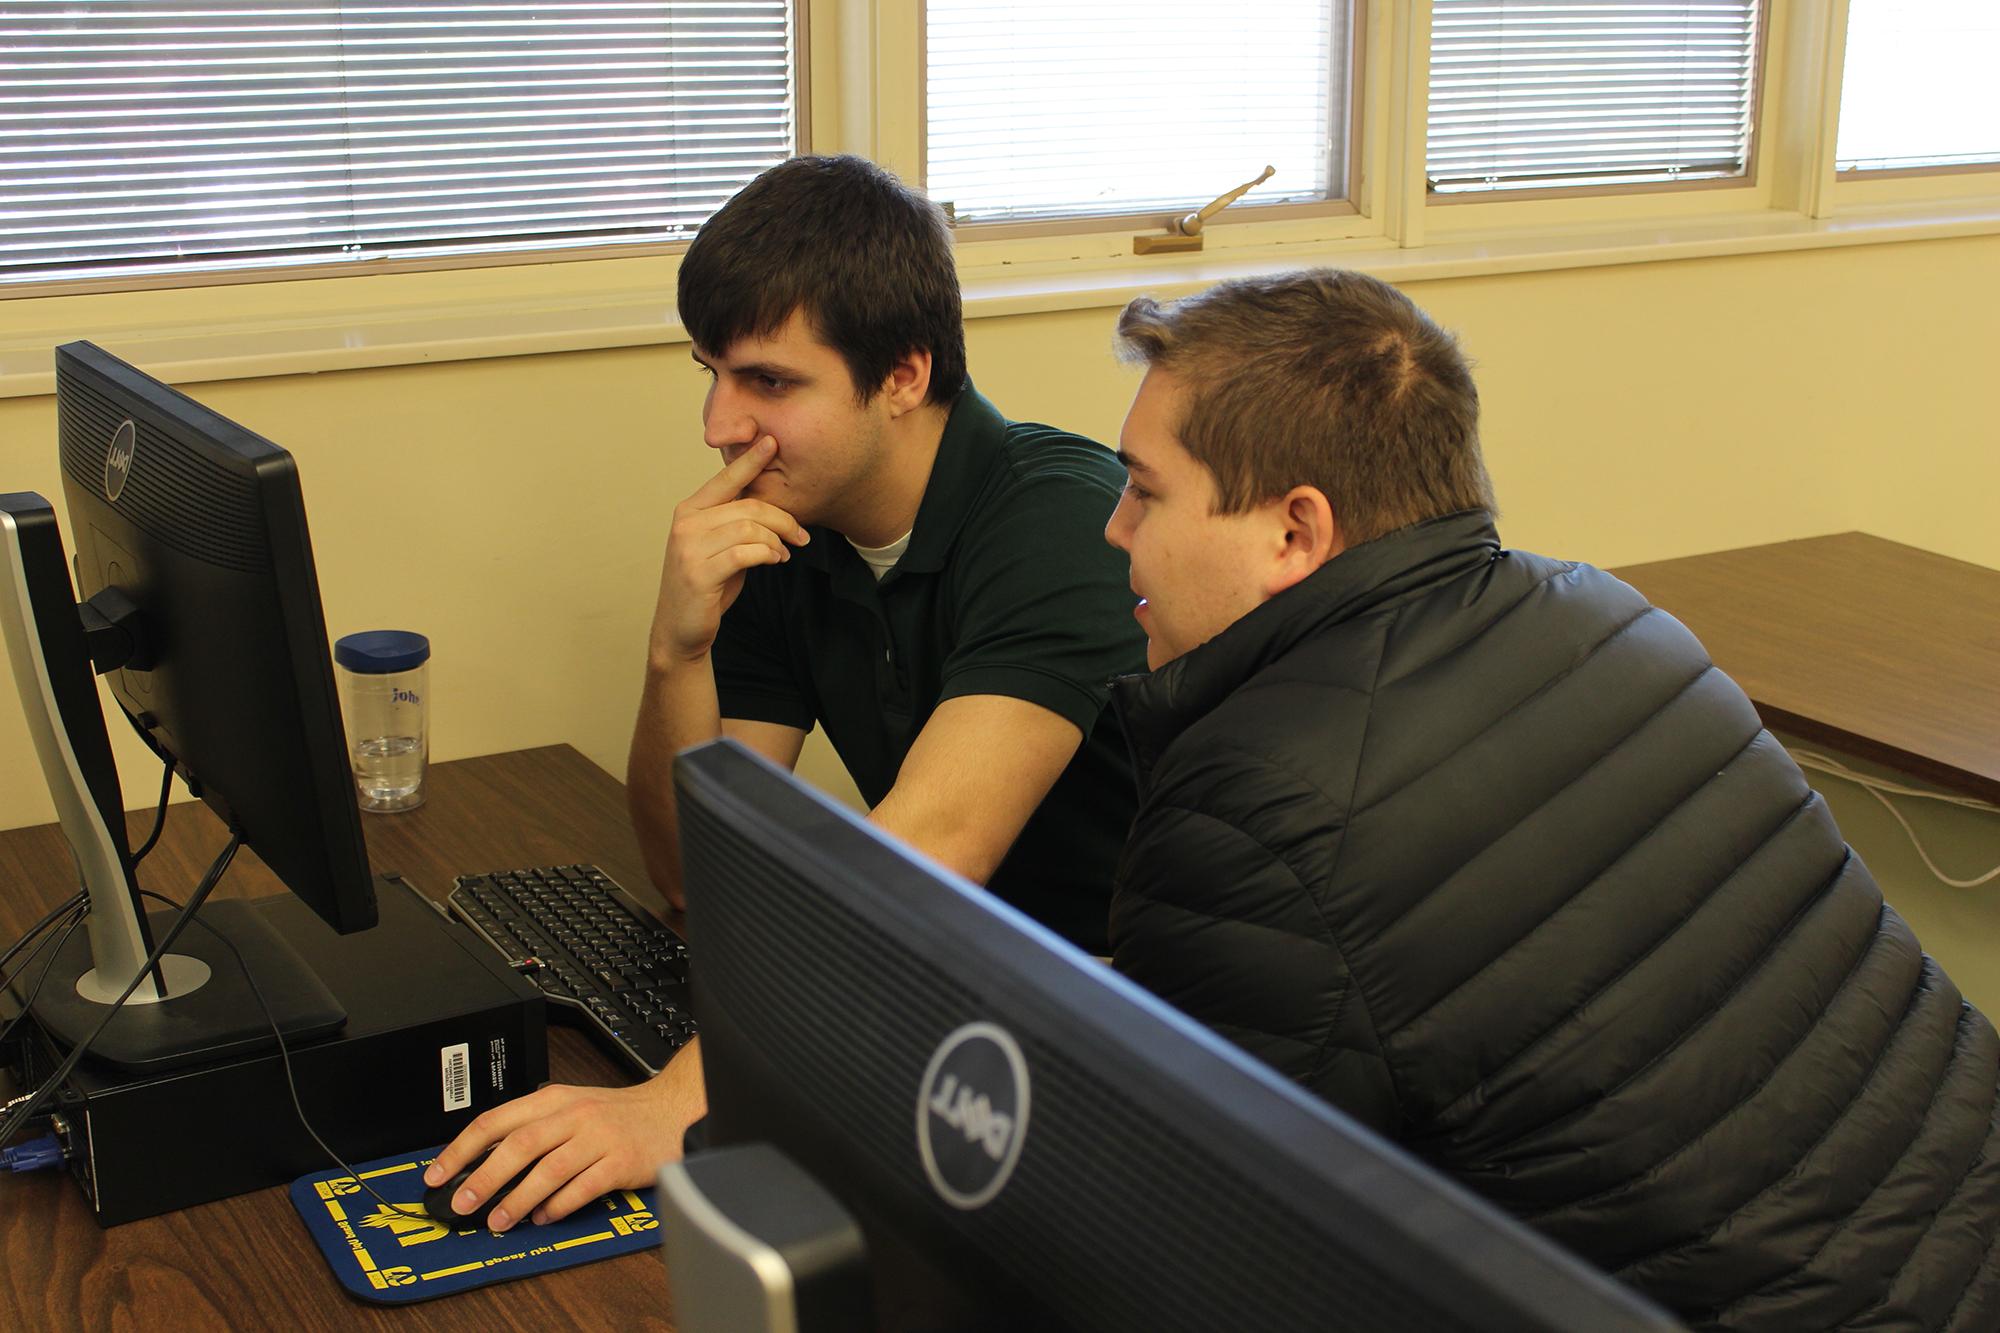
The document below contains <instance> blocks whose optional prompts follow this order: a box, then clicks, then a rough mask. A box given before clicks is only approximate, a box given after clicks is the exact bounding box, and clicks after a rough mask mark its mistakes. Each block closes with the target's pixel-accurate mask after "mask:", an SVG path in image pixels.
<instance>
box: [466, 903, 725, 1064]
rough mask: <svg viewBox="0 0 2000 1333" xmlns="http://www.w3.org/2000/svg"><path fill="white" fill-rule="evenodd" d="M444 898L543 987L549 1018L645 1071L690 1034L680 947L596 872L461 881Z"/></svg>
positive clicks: (669, 932) (682, 945)
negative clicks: (588, 1036)
mask: <svg viewBox="0 0 2000 1333" xmlns="http://www.w3.org/2000/svg"><path fill="white" fill-rule="evenodd" d="M447 901H448V902H449V903H450V904H451V913H452V915H453V916H455V917H457V918H458V919H459V920H461V921H463V922H465V923H466V924H467V925H469V926H471V927H472V928H473V929H474V930H475V931H477V932H478V933H479V934H480V935H481V936H482V937H484V938H485V940H486V942H487V943H488V944H491V945H492V946H493V947H494V948H495V949H497V950H499V951H500V953H501V954H502V956H504V957H505V958H506V959H507V964H508V966H509V967H512V968H514V969H515V970H517V971H519V972H521V973H523V974H524V975H526V976H527V977H529V978H530V979H532V980H533V981H534V982H535V983H536V984H537V985H539V986H540V987H541V988H542V994H543V995H544V996H546V997H547V999H548V1005H549V1017H551V1018H553V1019H556V1020H558V1021H561V1022H567V1023H572V1024H574V1025H576V1026H578V1027H581V1028H583V1029H584V1030H586V1031H588V1032H590V1033H592V1034H593V1035H595V1036H596V1037H597V1038H598V1040H600V1041H601V1042H603V1043H604V1044H605V1045H606V1046H608V1047H609V1048H610V1049H611V1051H612V1053H613V1054H615V1055H617V1056H619V1057H620V1058H622V1059H624V1060H626V1061H628V1062H630V1063H631V1064H632V1065H633V1066H634V1067H636V1068H638V1069H640V1070H642V1071H643V1072H645V1073H646V1074H649V1075H650V1074H657V1073H659V1072H660V1069H661V1068H662V1067H663V1066H664V1065H665V1064H666V1063H667V1060H668V1059H669V1058H670V1057H671V1056H672V1055H673V1053H674V1052H675V1051H677V1050H679V1049H680V1048H681V1047H682V1046H685V1045H686V1044H687V1042H688V1039H689V1038H691V1037H693V1036H694V1031H695V1028H694V1014H693V1011H692V1009H691V1008H690V1006H689V1004H688V980H687V941H686V940H683V939H682V938H681V937H680V936H679V935H676V934H675V933H674V932H673V931H672V930H670V929H669V928H668V927H667V926H666V924H665V923H664V922H662V921H661V920H660V919H659V918H658V917H656V916H654V915H653V914H652V913H651V912H650V911H648V910H646V908H645V907H644V906H643V905H642V904H641V903H640V902H639V901H638V900H637V899H635V898H634V897H633V896H632V895H631V894H629V893H627V892H626V891H625V890H624V889H622V888H620V887H619V886H618V885H617V884H616V883H615V882H613V880H612V878H611V876H609V875H607V874H605V873H604V872H603V871H602V870H599V869H598V868H597V867H596V866H543V867H541V868H539V869H534V870H497V871H494V872H493V873H491V874H487V875H460V876H459V877H458V881H457V883H456V884H455V885H453V887H452V890H451V897H450V898H449V899H448V900H447Z"/></svg>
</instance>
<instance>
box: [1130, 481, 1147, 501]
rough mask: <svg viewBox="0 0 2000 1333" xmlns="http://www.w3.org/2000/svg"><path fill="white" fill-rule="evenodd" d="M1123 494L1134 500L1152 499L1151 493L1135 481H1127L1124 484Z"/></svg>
mask: <svg viewBox="0 0 2000 1333" xmlns="http://www.w3.org/2000/svg"><path fill="white" fill-rule="evenodd" d="M1125 494H1127V495H1129V496H1131V497H1132V498H1133V499H1134V500H1150V499H1152V498H1153V493H1152V492H1151V491H1149V490H1147V489H1146V488H1145V487H1144V486H1141V485H1140V484H1139V483H1138V482H1136V481H1127V482H1126V483H1125Z"/></svg>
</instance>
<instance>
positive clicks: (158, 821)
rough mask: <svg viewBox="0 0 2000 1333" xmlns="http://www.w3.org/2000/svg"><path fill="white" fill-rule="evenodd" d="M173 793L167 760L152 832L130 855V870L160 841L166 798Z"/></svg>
mask: <svg viewBox="0 0 2000 1333" xmlns="http://www.w3.org/2000/svg"><path fill="white" fill-rule="evenodd" d="M173 791H174V761H173V760H171V759H169V760H168V761H167V765H166V771H165V772H164V773H162V774H161V775H160V800H159V808H158V809H157V810H155V811H154V812H153V831H152V832H151V833H149V834H147V835H146V841H145V842H143V843H141V844H140V846H139V850H138V851H136V852H134V853H132V868H133V869H134V870H137V869H138V868H139V863H140V862H141V861H143V860H145V859H146V853H148V852H150V851H152V850H153V848H154V846H155V845H156V844H157V843H158V842H159V841H160V834H161V833H162V832H163V831H164V830H165V829H166V827H167V798H168V797H169V796H171V795H173Z"/></svg>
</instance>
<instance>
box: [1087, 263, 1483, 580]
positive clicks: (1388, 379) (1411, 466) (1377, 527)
mask: <svg viewBox="0 0 2000 1333" xmlns="http://www.w3.org/2000/svg"><path fill="white" fill-rule="evenodd" d="M1118 338H1119V343H1120V351H1121V353H1122V354H1123V355H1124V357H1125V359H1126V360H1128V361H1137V362H1141V363H1143V364H1145V365H1147V366H1156V367H1158V368H1160V369H1162V370H1165V371H1167V372H1168V373H1170V374H1172V375H1173V376H1174V377H1175V378H1176V379H1178V380H1179V381H1180V382H1181V383H1182V384H1183V385H1185V386H1186V388H1187V391H1188V395H1187V402H1186V407H1185V415H1184V418H1183V420H1182V421H1181V422H1180V423H1179V424H1178V429H1177V432H1176V433H1177V434H1178V435H1179V437H1180V441H1181V444H1182V445H1183V446H1184V447H1185V448H1186V449H1187V451H1188V453H1190V454H1192V455H1193V456H1194V458H1195V459H1196V460H1197V461H1198V462H1200V463H1201V464H1202V465H1203V466H1204V467H1206V468H1207V469H1208V470H1209V471H1210V472H1211V473H1212V474H1214V476H1215V489H1216V496H1217V500H1216V512H1218V513H1224V514H1235V513H1242V512H1244V511H1245V510H1248V509H1250V508H1252V507H1253V506H1255V505H1257V504H1260V503H1262V502H1264V501H1267V500H1272V499H1276V498H1277V497H1279V496H1281V495H1283V494H1285V492H1287V491H1289V490H1291V489H1292V488H1293V487H1294V486H1315V487H1318V488H1319V490H1320V491H1321V492H1322V493H1324V494H1325V496H1326V498H1327V501H1328V503H1330V504H1331V505H1332V506H1333V512H1334V517H1335V518H1337V519H1338V520H1339V522H1340V527H1341V533H1342V536H1343V537H1344V538H1345V539H1346V542H1347V544H1348V545H1350V546H1352V545H1357V544H1359V543H1361V542H1365V541H1372V540H1373V539H1374V538H1376V537H1380V536H1382V535H1384V534H1385V533H1389V532H1394V531H1395V530H1396V529H1397V528H1402V527H1408V526H1409V525H1410V524H1412V523H1421V522H1423V521H1424V520H1425V519H1430V518H1438V517H1441V516H1443V515H1445V514H1452V513H1457V512H1459V511H1460V510H1466V509H1484V510H1486V511H1487V512H1488V513H1492V512H1494V502H1493V483H1492V480H1491V479H1490V478H1489V477H1488V476H1487V475H1486V463H1485V461H1484V460H1483V459H1482V458H1481V457H1480V452H1479V391H1478V389H1476V388H1475V387H1474V386H1473V383H1472V371H1471V368H1470V367H1469V366H1467V364H1466V361H1465V357H1464V356H1463V355H1462V354H1461V353H1460V352H1459V350H1458V343H1457V341H1456V340H1455V339H1454V338H1453V337H1452V336H1451V335H1450V334H1449V333H1446V332H1445V331H1444V330H1443V329H1441V328H1439V327H1438V326H1437V324H1436V323H1434V322H1433V321H1432V320H1431V318H1430V316H1428V315H1426V314H1425V313H1424V312H1423V311H1421V310H1419V309H1417V307H1416V305H1415V304H1414V303H1412V302H1411V300H1410V298H1409V297H1407V296H1405V295H1403V294H1402V293H1401V292H1399V291H1397V290H1396V289H1395V288H1394V287H1391V286H1390V285H1389V284H1388V283H1386V282H1382V281H1381V280H1379V279H1376V278H1371V277H1369V276H1368V275H1366V274H1364V273H1356V272H1352V271H1350V270H1345V269H1310V270H1307V271H1305V272H1300V273H1286V274H1279V275H1276V276H1272V277H1261V278H1244V279H1239V280H1237V281H1233V282H1225V283H1222V284H1221V285H1219V286H1216V287H1212V288H1210V289H1209V290H1208V291H1205V292H1202V293H1200V294H1199V295H1196V296H1190V297H1187V298H1186V299H1184V300H1180V301H1174V302H1170V303H1166V304H1162V303H1161V302H1158V301H1155V300H1153V299H1152V298H1151V297H1145V296H1142V297H1140V298H1138V299H1137V300H1135V301H1133V302H1132V303H1131V304H1130V305H1128V306H1126V307H1125V311H1124V313H1123V314H1122V315H1120V316H1119V317H1118Z"/></svg>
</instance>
